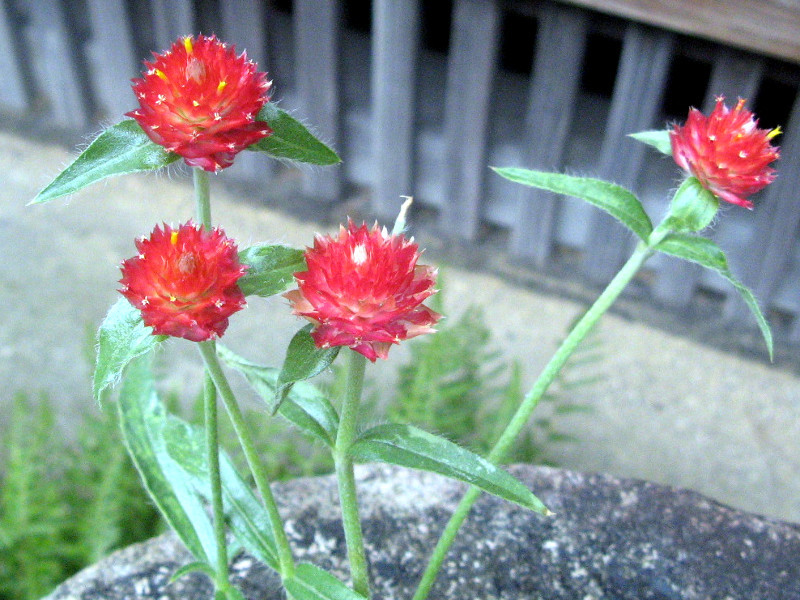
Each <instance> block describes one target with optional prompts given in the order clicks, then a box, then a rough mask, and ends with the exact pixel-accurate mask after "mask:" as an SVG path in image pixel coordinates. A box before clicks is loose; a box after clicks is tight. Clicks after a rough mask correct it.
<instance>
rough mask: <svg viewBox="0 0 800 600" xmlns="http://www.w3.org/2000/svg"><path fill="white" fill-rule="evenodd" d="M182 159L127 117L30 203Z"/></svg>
mask: <svg viewBox="0 0 800 600" xmlns="http://www.w3.org/2000/svg"><path fill="white" fill-rule="evenodd" d="M179 158H180V156H179V155H177V154H175V153H173V152H167V150H165V149H164V148H163V147H162V146H159V145H158V144H156V143H155V142H153V141H152V140H151V139H150V138H149V137H147V134H146V133H145V132H144V130H143V129H142V128H141V127H140V126H139V124H138V123H137V122H136V121H134V120H133V119H126V120H124V121H122V122H120V123H117V124H116V125H112V126H111V127H109V128H108V129H106V130H105V131H103V132H102V133H101V134H100V135H98V136H97V137H96V138H95V140H94V141H93V142H92V143H91V144H89V147H88V148H86V150H84V151H83V152H82V153H81V154H80V155H79V156H78V158H76V159H75V160H74V161H73V162H72V164H70V165H69V166H68V167H67V168H66V169H64V170H63V171H62V172H61V173H59V174H58V176H57V177H56V178H55V179H54V180H53V181H52V182H51V183H50V184H49V185H48V186H47V187H45V188H44V189H43V190H42V191H41V192H39V193H38V194H37V196H36V198H34V199H33V200H31V202H30V203H29V204H41V203H43V202H49V201H50V200H54V199H56V198H60V197H61V196H67V195H69V194H73V193H75V192H77V191H78V190H80V189H82V188H85V187H86V186H87V185H91V184H93V183H96V182H98V181H100V180H102V179H105V178H106V177H113V176H115V175H125V174H127V173H137V172H140V171H155V170H157V169H161V168H163V167H166V166H167V165H169V164H171V163H173V162H175V161H176V160H178V159H179Z"/></svg>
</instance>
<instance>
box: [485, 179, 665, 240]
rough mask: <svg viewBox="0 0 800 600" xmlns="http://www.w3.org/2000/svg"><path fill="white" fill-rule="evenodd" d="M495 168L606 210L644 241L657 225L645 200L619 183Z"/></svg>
mask: <svg viewBox="0 0 800 600" xmlns="http://www.w3.org/2000/svg"><path fill="white" fill-rule="evenodd" d="M492 169H493V170H494V171H495V172H496V173H497V174H498V175H501V176H502V177H505V178H506V179H509V180H511V181H514V182H516V183H521V184H523V185H528V186H531V187H535V188H540V189H543V190H548V191H550V192H555V193H556V194H564V195H566V196H573V197H575V198H579V199H581V200H585V201H586V202H588V203H589V204H593V205H594V206H596V207H597V208H600V209H602V210H604V211H606V212H607V213H608V214H610V215H611V216H612V217H614V218H615V219H617V220H618V221H619V222H620V223H622V224H623V225H625V226H626V227H627V228H628V229H630V230H631V231H632V232H633V233H635V234H636V235H637V236H639V237H640V238H641V239H642V240H644V241H647V238H648V237H649V236H650V233H651V232H652V231H653V224H652V223H651V222H650V217H648V216H647V213H646V212H645V211H644V208H643V207H642V203H641V202H639V199H638V198H637V197H636V196H635V195H634V194H633V192H631V191H629V190H626V189H625V188H624V187H621V186H619V185H616V184H613V183H609V182H607V181H602V180H600V179H592V178H591V177H573V176H572V175H562V174H561V173H546V172H544V171H530V170H528V169H520V168H517V167H506V168H495V167H492Z"/></svg>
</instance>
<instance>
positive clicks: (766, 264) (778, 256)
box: [748, 93, 800, 305]
mask: <svg viewBox="0 0 800 600" xmlns="http://www.w3.org/2000/svg"><path fill="white" fill-rule="evenodd" d="M781 155H782V156H784V157H785V159H784V160H781V161H780V162H778V163H777V168H778V177H777V179H776V180H775V181H774V182H773V183H772V184H770V185H769V187H767V188H766V190H765V192H766V193H765V196H764V198H763V200H762V201H761V202H760V204H761V206H762V211H761V213H762V215H763V218H761V219H758V220H757V221H756V225H755V231H754V233H753V236H752V238H751V240H752V241H751V245H750V248H749V250H750V252H749V253H748V255H749V256H750V257H753V259H754V260H755V261H757V268H756V269H754V271H753V273H757V274H758V277H757V279H754V280H753V285H754V289H755V292H756V294H757V296H758V297H759V299H760V300H761V301H762V302H763V303H765V304H767V305H768V304H769V301H770V299H771V298H772V296H773V295H774V294H775V292H776V291H777V288H778V284H779V283H781V281H782V280H783V278H784V276H785V273H786V269H788V268H789V267H791V262H790V261H791V259H792V252H793V250H794V248H795V244H796V243H797V229H798V225H799V224H800V211H798V210H797V190H798V189H800V160H798V157H799V156H800V93H798V94H797V96H796V98H795V102H794V106H793V107H792V113H791V116H790V118H789V123H788V124H787V126H786V133H785V135H784V136H783V139H782V140H781Z"/></svg>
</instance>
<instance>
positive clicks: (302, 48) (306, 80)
mask: <svg viewBox="0 0 800 600" xmlns="http://www.w3.org/2000/svg"><path fill="white" fill-rule="evenodd" d="M340 15H341V5H340V2H339V0H295V2H294V16H293V21H294V40H295V43H294V52H295V54H294V56H295V65H294V72H295V83H296V87H297V93H298V103H299V105H300V110H299V113H298V116H299V117H300V118H302V119H304V120H307V121H308V122H309V123H311V124H312V125H313V128H314V130H315V132H316V133H317V134H318V135H319V136H320V137H321V138H322V139H323V140H324V141H325V142H327V143H328V144H330V145H331V146H332V147H333V148H334V149H337V148H338V146H339V145H340V134H341V120H340V102H339V100H340V89H339V86H340V80H339V73H340V69H339V28H340V25H341V19H340ZM341 174H342V169H341V167H325V168H324V169H316V170H314V171H310V172H306V173H305V179H304V186H303V191H304V193H305V194H307V195H309V196H312V197H315V198H318V199H320V200H324V201H333V200H338V199H339V197H340V195H341V187H342V175H341Z"/></svg>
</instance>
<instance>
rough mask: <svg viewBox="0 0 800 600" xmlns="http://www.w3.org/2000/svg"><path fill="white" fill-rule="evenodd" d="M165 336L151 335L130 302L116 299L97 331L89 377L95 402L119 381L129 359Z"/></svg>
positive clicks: (146, 351) (144, 351)
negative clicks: (95, 353) (90, 376)
mask: <svg viewBox="0 0 800 600" xmlns="http://www.w3.org/2000/svg"><path fill="white" fill-rule="evenodd" d="M165 339H167V336H165V335H153V330H152V329H151V328H150V327H146V326H145V325H144V323H142V316H141V314H140V313H139V311H138V310H137V309H136V308H135V307H134V306H133V305H131V303H130V302H128V301H127V300H126V299H125V298H120V299H119V300H117V302H116V303H115V304H114V306H112V307H111V309H110V310H109V311H108V314H107V315H106V318H105V319H104V320H103V322H102V324H101V325H100V329H99V330H98V331H97V360H96V362H95V368H94V376H93V378H92V390H93V392H94V397H95V400H97V401H98V402H99V401H100V395H101V394H102V393H103V390H104V389H106V388H107V387H108V386H110V385H115V384H116V383H117V382H118V381H119V379H120V377H121V376H122V372H123V371H124V370H125V367H126V366H127V364H128V363H129V362H130V361H132V360H133V359H134V358H136V357H137V356H141V355H143V354H147V353H148V352H150V351H151V350H153V349H154V348H155V347H156V346H157V345H158V344H159V342H162V341H164V340H165Z"/></svg>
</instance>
